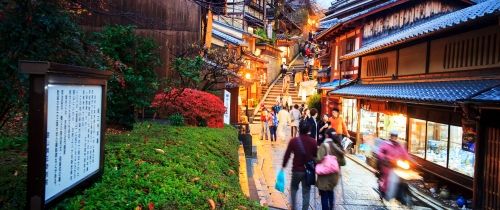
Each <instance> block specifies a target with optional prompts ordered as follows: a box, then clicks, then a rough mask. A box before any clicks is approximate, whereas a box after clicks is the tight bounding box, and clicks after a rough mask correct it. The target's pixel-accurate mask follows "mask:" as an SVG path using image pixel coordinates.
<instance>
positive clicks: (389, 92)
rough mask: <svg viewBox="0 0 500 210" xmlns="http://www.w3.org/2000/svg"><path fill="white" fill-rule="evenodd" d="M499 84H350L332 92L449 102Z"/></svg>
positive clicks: (468, 81)
mask: <svg viewBox="0 0 500 210" xmlns="http://www.w3.org/2000/svg"><path fill="white" fill-rule="evenodd" d="M498 85H500V80H466V81H448V82H419V83H396V84H353V85H350V86H347V87H344V88H340V89H338V90H335V91H333V92H332V94H336V95H346V96H358V97H370V98H381V99H393V100H402V101H417V102H431V103H445V104H452V103H454V102H456V101H457V100H464V99H470V98H471V97H473V96H475V95H476V94H477V93H480V92H482V91H484V90H488V89H489V88H492V87H495V86H498Z"/></svg>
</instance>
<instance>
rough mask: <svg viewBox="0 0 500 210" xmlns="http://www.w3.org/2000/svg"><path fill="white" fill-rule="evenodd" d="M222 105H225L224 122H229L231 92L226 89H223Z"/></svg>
mask: <svg viewBox="0 0 500 210" xmlns="http://www.w3.org/2000/svg"><path fill="white" fill-rule="evenodd" d="M224 106H225V107H226V112H225V113H224V124H230V116H231V93H230V92H229V91H227V90H224Z"/></svg>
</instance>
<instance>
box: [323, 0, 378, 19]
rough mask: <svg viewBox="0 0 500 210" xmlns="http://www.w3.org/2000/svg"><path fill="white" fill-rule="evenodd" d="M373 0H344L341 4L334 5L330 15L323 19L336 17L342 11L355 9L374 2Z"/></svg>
mask: <svg viewBox="0 0 500 210" xmlns="http://www.w3.org/2000/svg"><path fill="white" fill-rule="evenodd" d="M372 2H373V0H347V1H343V2H342V3H340V4H337V5H332V6H333V7H330V8H329V10H330V11H333V10H334V12H333V13H331V14H330V15H328V16H326V17H324V18H323V19H330V18H331V17H335V16H337V15H339V14H341V13H345V12H346V11H347V10H350V9H354V8H356V7H360V6H364V5H367V4H369V3H372Z"/></svg>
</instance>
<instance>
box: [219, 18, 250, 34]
mask: <svg viewBox="0 0 500 210" xmlns="http://www.w3.org/2000/svg"><path fill="white" fill-rule="evenodd" d="M213 23H214V24H218V25H221V26H224V27H226V28H228V29H231V30H235V31H237V32H240V33H242V34H248V32H246V31H244V30H243V29H241V28H237V27H235V26H232V25H230V24H229V23H225V22H224V21H220V20H214V22H213Z"/></svg>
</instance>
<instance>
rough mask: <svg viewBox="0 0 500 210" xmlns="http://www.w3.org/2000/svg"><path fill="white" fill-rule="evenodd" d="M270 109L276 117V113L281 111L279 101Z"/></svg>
mask: <svg viewBox="0 0 500 210" xmlns="http://www.w3.org/2000/svg"><path fill="white" fill-rule="evenodd" d="M272 109H273V112H274V115H278V113H279V112H280V110H281V103H280V102H279V101H277V102H276V105H274V106H273V108H272Z"/></svg>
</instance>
